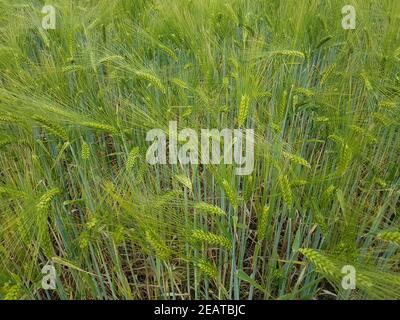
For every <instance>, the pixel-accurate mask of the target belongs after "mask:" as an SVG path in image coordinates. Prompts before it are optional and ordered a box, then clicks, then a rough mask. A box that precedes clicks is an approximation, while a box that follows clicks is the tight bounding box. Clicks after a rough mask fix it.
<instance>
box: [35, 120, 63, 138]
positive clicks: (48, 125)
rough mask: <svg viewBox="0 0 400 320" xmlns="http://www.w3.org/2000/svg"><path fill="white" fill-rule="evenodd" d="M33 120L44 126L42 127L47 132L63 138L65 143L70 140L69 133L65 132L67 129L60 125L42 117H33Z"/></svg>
mask: <svg viewBox="0 0 400 320" xmlns="http://www.w3.org/2000/svg"><path fill="white" fill-rule="evenodd" d="M33 120H35V121H37V122H39V123H40V124H41V125H42V127H44V128H45V129H46V130H47V131H49V132H50V133H52V134H54V135H55V136H57V137H59V138H61V139H62V140H64V141H68V140H69V139H68V134H67V131H65V129H64V128H63V127H61V126H59V125H58V124H56V123H54V122H52V121H50V120H48V119H45V118H43V117H40V116H33Z"/></svg>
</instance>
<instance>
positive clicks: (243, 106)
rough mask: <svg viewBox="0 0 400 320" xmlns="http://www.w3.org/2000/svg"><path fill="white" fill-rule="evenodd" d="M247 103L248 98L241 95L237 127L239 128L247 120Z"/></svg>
mask: <svg viewBox="0 0 400 320" xmlns="http://www.w3.org/2000/svg"><path fill="white" fill-rule="evenodd" d="M249 102H250V98H249V96H248V95H246V94H245V95H243V96H242V98H241V100H240V105H239V115H238V120H237V123H238V126H239V127H241V126H242V125H243V124H244V123H245V122H246V119H247V113H248V111H249Z"/></svg>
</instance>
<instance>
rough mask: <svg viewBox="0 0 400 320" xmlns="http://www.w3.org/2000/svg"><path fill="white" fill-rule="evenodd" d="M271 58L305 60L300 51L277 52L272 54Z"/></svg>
mask: <svg viewBox="0 0 400 320" xmlns="http://www.w3.org/2000/svg"><path fill="white" fill-rule="evenodd" d="M272 55H273V56H283V57H295V58H300V59H305V57H306V56H305V55H304V53H303V52H301V51H296V50H278V51H273V52H272Z"/></svg>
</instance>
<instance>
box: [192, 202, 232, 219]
mask: <svg viewBox="0 0 400 320" xmlns="http://www.w3.org/2000/svg"><path fill="white" fill-rule="evenodd" d="M194 207H195V209H197V210H198V211H200V212H206V213H210V214H212V215H215V216H226V212H225V211H224V210H222V209H221V208H220V207H217V206H214V205H212V204H209V203H206V202H199V203H196V204H195V205H194Z"/></svg>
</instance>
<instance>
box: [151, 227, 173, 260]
mask: <svg viewBox="0 0 400 320" xmlns="http://www.w3.org/2000/svg"><path fill="white" fill-rule="evenodd" d="M146 240H147V242H148V243H149V244H150V246H151V248H152V249H153V250H154V252H155V255H156V257H157V258H159V259H160V260H168V259H169V258H170V257H171V250H170V249H169V248H168V247H167V246H166V245H165V243H164V242H163V241H162V240H161V239H159V238H158V237H157V236H156V235H155V233H154V232H151V231H148V230H146Z"/></svg>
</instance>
